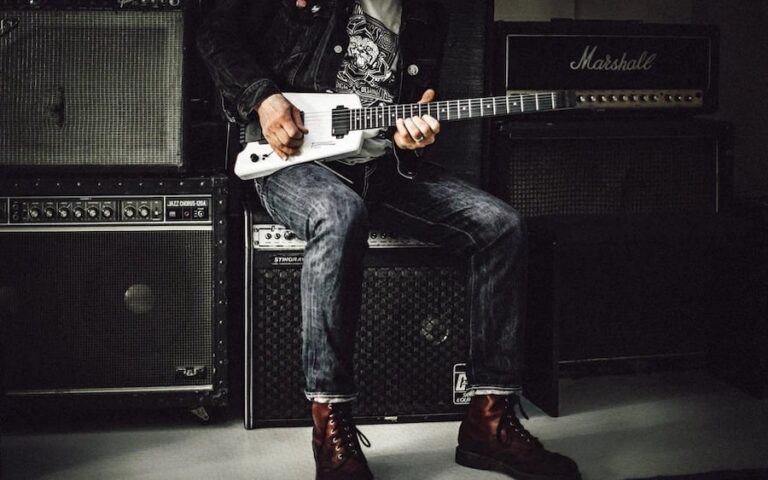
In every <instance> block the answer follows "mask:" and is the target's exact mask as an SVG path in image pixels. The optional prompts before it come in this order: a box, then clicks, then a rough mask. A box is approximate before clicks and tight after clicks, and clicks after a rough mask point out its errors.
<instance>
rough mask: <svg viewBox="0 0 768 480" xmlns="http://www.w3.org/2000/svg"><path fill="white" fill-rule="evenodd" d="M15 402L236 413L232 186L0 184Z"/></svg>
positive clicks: (4, 326) (7, 343)
mask: <svg viewBox="0 0 768 480" xmlns="http://www.w3.org/2000/svg"><path fill="white" fill-rule="evenodd" d="M0 192H2V195H0V264H2V266H3V267H2V269H0V329H1V331H0V339H1V342H2V361H3V370H2V389H3V392H4V394H5V399H6V400H7V401H9V402H14V401H18V402H19V403H21V404H24V405H26V404H29V403H30V402H37V403H41V404H42V403H45V402H46V400H47V399H55V400H56V402H57V404H59V405H60V404H61V402H62V401H65V402H70V401H71V402H72V403H75V402H81V403H84V404H88V400H90V401H91V403H95V404H98V405H99V406H109V405H114V406H118V405H122V406H126V405H131V406H179V407H182V406H183V407H190V408H198V407H202V406H218V405H223V404H224V403H226V400H227V393H228V392H227V390H228V389H227V382H226V378H227V376H226V374H227V363H228V362H227V342H226V340H227V336H226V335H225V326H226V322H225V320H226V307H227V302H226V292H225V287H226V283H225V268H226V255H225V250H226V233H225V231H226V214H225V212H226V203H225V198H226V197H225V193H226V184H225V179H224V178H219V177H200V178H186V179H178V178H176V179H164V180H161V179H106V178H102V179H79V180H77V179H71V180H69V179H68V180H66V181H65V180H31V179H30V180H25V181H23V182H22V181H10V180H3V181H1V182H0Z"/></svg>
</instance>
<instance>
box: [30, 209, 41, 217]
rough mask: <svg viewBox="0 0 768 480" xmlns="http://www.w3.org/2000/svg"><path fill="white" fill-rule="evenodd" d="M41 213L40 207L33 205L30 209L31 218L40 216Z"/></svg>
mask: <svg viewBox="0 0 768 480" xmlns="http://www.w3.org/2000/svg"><path fill="white" fill-rule="evenodd" d="M41 213H42V212H41V211H40V208H39V207H32V208H30V209H29V218H40V214H41Z"/></svg>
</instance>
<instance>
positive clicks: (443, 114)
mask: <svg viewBox="0 0 768 480" xmlns="http://www.w3.org/2000/svg"><path fill="white" fill-rule="evenodd" d="M573 106H574V104H573V101H572V99H571V98H570V97H569V95H568V94H567V92H541V93H529V94H512V95H505V96H503V97H486V98H469V99H463V100H445V101H439V102H432V103H410V104H402V105H382V106H378V107H366V108H353V109H347V108H342V109H336V110H334V111H333V114H332V115H333V124H334V126H335V127H337V126H338V127H341V130H344V129H345V127H346V128H348V130H368V129H372V128H387V127H391V126H394V125H395V124H396V120H397V119H398V118H408V117H413V116H417V115H418V116H421V115H430V116H432V117H434V118H436V119H437V120H439V121H441V122H450V121H456V120H469V119H473V118H485V117H497V116H503V115H514V114H520V113H535V112H546V111H549V110H558V109H563V108H572V107H573Z"/></svg>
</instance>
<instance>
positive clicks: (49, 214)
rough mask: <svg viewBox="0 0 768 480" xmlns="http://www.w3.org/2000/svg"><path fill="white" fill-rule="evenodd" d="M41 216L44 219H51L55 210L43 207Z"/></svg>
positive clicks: (54, 214)
mask: <svg viewBox="0 0 768 480" xmlns="http://www.w3.org/2000/svg"><path fill="white" fill-rule="evenodd" d="M43 214H44V215H45V218H53V217H55V216H56V210H54V209H53V207H45V210H44V211H43Z"/></svg>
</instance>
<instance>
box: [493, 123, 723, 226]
mask: <svg viewBox="0 0 768 480" xmlns="http://www.w3.org/2000/svg"><path fill="white" fill-rule="evenodd" d="M505 142H507V141H506V140H504V141H503V142H502V143H505ZM508 143H509V144H508V145H507V146H506V147H503V148H502V151H503V154H502V156H501V157H499V159H498V160H499V164H500V165H501V166H502V167H501V168H503V169H506V171H502V176H503V178H504V179H505V182H506V192H505V195H508V196H509V201H510V204H511V205H513V206H514V207H516V208H517V209H518V211H520V213H521V214H522V215H523V216H526V217H531V216H538V215H572V214H573V215H593V214H640V213H656V212H698V213H711V212H714V211H715V208H716V198H717V192H716V186H717V176H716V175H717V174H716V172H717V166H716V163H715V161H716V160H715V159H716V156H715V152H716V144H715V140H714V139H707V138H689V137H675V138H665V137H658V138H584V139H526V140H514V141H511V142H508ZM507 150H508V151H507Z"/></svg>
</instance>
